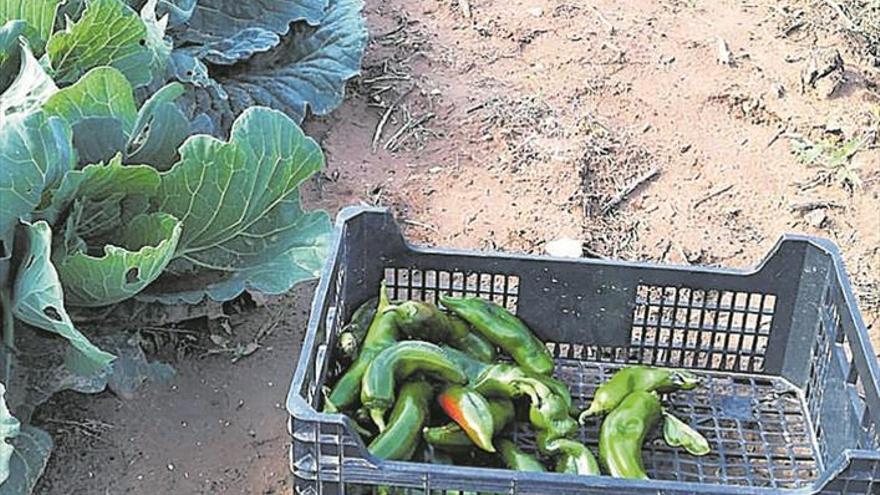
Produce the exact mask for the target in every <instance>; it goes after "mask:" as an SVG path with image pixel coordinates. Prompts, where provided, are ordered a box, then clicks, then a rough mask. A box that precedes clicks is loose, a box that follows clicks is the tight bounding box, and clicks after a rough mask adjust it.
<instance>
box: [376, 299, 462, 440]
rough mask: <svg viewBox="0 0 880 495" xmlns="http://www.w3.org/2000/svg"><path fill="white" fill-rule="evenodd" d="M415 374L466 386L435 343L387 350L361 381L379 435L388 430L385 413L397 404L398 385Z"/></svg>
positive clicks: (405, 344) (411, 343)
mask: <svg viewBox="0 0 880 495" xmlns="http://www.w3.org/2000/svg"><path fill="white" fill-rule="evenodd" d="M387 314H393V313H387ZM416 372H422V373H425V374H429V375H432V376H434V377H436V378H438V379H440V380H442V381H445V382H448V383H454V384H459V385H463V384H465V383H467V375H466V374H465V372H464V370H462V369H461V367H459V366H458V365H457V364H455V362H454V361H452V360H451V359H450V358H449V356H448V355H447V354H446V353H445V352H444V351H443V349H441V348H440V347H438V346H436V345H434V344H431V343H428V342H417V341H408V342H400V343H397V344H394V345H392V346H390V347H388V348H387V349H385V350H383V351H382V352H380V353H379V355H378V356H376V358H375V359H374V360H373V361H372V362H371V363H370V365H369V366H368V367H367V371H366V373H364V377H363V380H362V382H361V403H362V404H363V405H364V407H366V408H367V409H368V410H369V411H370V417H371V418H373V422H374V423H375V424H376V426H378V427H379V431H380V432H381V431H384V430H385V412H386V411H387V410H388V409H389V408H390V407H391V406H392V404H393V403H394V389H395V383H396V382H397V380H403V379H405V378H407V377H409V376H411V375H412V374H414V373H416Z"/></svg>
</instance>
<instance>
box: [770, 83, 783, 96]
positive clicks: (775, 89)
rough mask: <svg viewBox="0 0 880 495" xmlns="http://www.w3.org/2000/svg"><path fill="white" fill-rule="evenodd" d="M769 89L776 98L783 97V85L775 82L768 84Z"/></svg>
mask: <svg viewBox="0 0 880 495" xmlns="http://www.w3.org/2000/svg"><path fill="white" fill-rule="evenodd" d="M770 91H771V92H772V93H773V94H774V95H776V97H777V98H779V99H782V98H784V97H785V86H783V85H782V84H780V83H778V82H776V83H773V84H771V85H770Z"/></svg>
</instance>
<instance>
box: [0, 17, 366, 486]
mask: <svg viewBox="0 0 880 495" xmlns="http://www.w3.org/2000/svg"><path fill="white" fill-rule="evenodd" d="M361 9H362V4H361V2H360V1H359V0H274V1H268V0H252V1H248V2H242V1H240V0H148V1H127V0H67V1H64V0H0V312H2V331H3V343H4V345H3V352H2V353H0V378H2V380H0V494H5V493H29V492H30V491H31V490H32V489H33V487H34V485H35V484H36V481H37V479H38V477H39V476H40V474H41V473H42V471H43V468H44V467H45V463H46V461H47V459H48V456H49V453H50V451H51V449H52V440H51V438H50V437H49V435H48V434H46V432H44V431H42V430H40V429H39V428H36V427H34V426H32V425H30V415H31V413H32V412H33V409H34V408H35V407H36V406H37V405H38V404H39V403H41V402H43V401H45V400H46V399H47V398H48V397H49V396H50V395H51V394H52V393H53V392H54V391H57V390H63V389H73V390H79V391H84V392H97V391H100V390H103V389H105V388H107V387H109V388H111V389H112V390H114V391H115V392H117V393H119V394H121V395H123V396H124V395H127V394H129V393H131V391H132V390H133V389H134V387H135V386H136V384H137V383H138V381H139V380H142V379H145V378H148V377H160V376H167V373H168V368H167V367H165V366H162V365H156V364H149V363H146V361H145V359H144V357H143V353H142V352H141V351H140V350H139V348H137V346H136V344H133V343H132V342H130V341H127V340H126V339H125V338H124V337H120V338H114V337H107V336H101V337H96V336H92V337H90V336H88V335H86V334H85V333H83V332H82V331H80V329H78V328H77V327H76V325H75V324H74V321H73V320H72V319H71V317H70V309H71V308H103V307H112V305H115V304H118V303H121V302H123V301H127V300H130V299H139V300H142V301H147V302H162V303H189V304H195V303H198V302H200V301H203V300H205V299H206V298H210V299H212V300H214V301H221V302H222V301H228V300H231V299H233V298H235V297H237V296H238V295H240V294H241V293H242V292H244V291H245V290H249V291H254V292H263V293H270V294H278V293H283V292H285V291H287V290H289V289H290V288H291V287H293V285H295V284H296V283H298V282H301V281H303V280H307V279H311V278H314V277H316V276H317V274H318V271H319V269H320V266H321V264H322V258H323V256H324V254H325V250H326V246H327V240H328V237H329V235H330V232H331V223H330V220H329V217H328V215H327V213H326V212H323V211H309V210H307V209H305V208H304V206H303V205H302V202H301V200H300V194H299V187H300V185H302V184H303V182H304V181H306V180H307V179H308V178H309V177H311V176H312V175H313V174H315V173H316V172H317V171H319V170H320V169H321V168H322V167H323V165H324V158H323V154H322V153H321V150H320V147H319V146H318V145H317V143H316V142H315V141H314V140H312V139H311V138H309V137H307V136H306V135H305V134H304V133H303V131H302V130H301V129H300V127H299V125H298V124H299V123H301V121H302V120H303V119H304V118H305V117H306V116H307V115H308V114H310V113H314V114H325V113H328V112H330V111H331V110H333V109H334V108H335V107H337V106H338V105H339V104H340V102H341V100H342V97H343V92H344V86H345V83H346V81H347V80H348V79H350V78H351V77H353V76H354V75H355V74H357V72H358V70H359V66H360V61H361V57H362V54H363V50H364V46H365V42H366V30H365V27H364V21H363V18H362V15H361ZM47 337H48V338H47ZM34 346H37V351H36V352H37V353H39V354H41V356H40V358H39V359H36V360H35V359H33V352H24V351H22V349H26V348H27V349H29V350H30V351H32V350H33V348H34ZM56 356H57V359H56Z"/></svg>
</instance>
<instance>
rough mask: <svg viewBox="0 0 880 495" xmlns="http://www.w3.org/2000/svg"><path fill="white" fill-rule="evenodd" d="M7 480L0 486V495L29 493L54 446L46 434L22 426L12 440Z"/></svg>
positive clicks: (35, 428)
mask: <svg viewBox="0 0 880 495" xmlns="http://www.w3.org/2000/svg"><path fill="white" fill-rule="evenodd" d="M12 447H13V448H14V450H13V452H12V457H11V458H10V459H9V478H7V479H6V481H5V482H4V483H3V484H2V485H0V495H21V494H22V493H31V492H32V491H33V489H34V487H35V486H36V485H37V480H39V479H40V476H41V475H42V474H43V471H44V470H45V469H46V464H48V463H49V455H50V454H51V453H52V449H53V448H54V447H55V444H54V443H53V442H52V437H50V436H49V434H48V433H46V432H45V431H43V430H41V429H40V428H37V427H35V426H23V427H22V428H21V431H19V433H18V435H17V436H16V437H15V438H14V439H13V440H12Z"/></svg>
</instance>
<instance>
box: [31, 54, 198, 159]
mask: <svg viewBox="0 0 880 495" xmlns="http://www.w3.org/2000/svg"><path fill="white" fill-rule="evenodd" d="M182 93H183V87H182V86H181V85H180V84H178V83H171V84H168V85H166V86H164V87H162V88H161V89H159V90H158V91H156V93H155V94H153V96H151V97H150V99H148V100H147V101H146V103H144V105H143V106H142V107H141V109H140V111H138V109H137V107H136V103H135V98H134V93H133V89H132V87H131V84H130V83H129V82H128V79H126V78H125V76H124V75H123V74H122V73H121V72H119V71H118V70H116V69H114V68H112V67H98V68H96V69H93V70H91V71H89V72H88V73H87V74H86V75H85V76H83V77H82V78H81V79H80V80H79V81H77V82H76V83H75V84H73V85H71V86H68V87H66V88H64V89H61V90H60V91H58V92H57V93H55V94H54V95H52V97H50V98H49V99H48V101H46V103H45V104H44V105H43V108H44V109H45V110H46V111H47V112H49V113H50V114H52V115H55V116H57V117H59V118H62V119H64V120H65V121H66V122H67V123H68V124H69V125H70V126H71V128H72V129H73V142H74V147H75V148H76V149H77V151H78V153H79V162H80V163H95V162H99V161H104V160H108V159H110V158H111V157H113V156H114V155H116V154H117V153H119V152H121V151H123V152H125V154H126V160H125V161H126V162H133V161H139V160H145V163H151V164H153V165H154V166H155V167H156V168H158V169H160V170H162V169H165V168H167V167H168V166H170V164H171V163H172V162H173V160H174V158H175V157H176V155H177V147H178V146H179V145H180V144H181V143H182V142H183V140H184V139H186V136H187V135H188V134H189V131H190V126H189V122H188V121H187V119H186V117H184V116H183V114H182V113H181V112H180V110H179V109H178V108H177V106H176V105H175V104H174V100H175V99H176V98H177V97H178V96H180V95H181V94H182Z"/></svg>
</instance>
